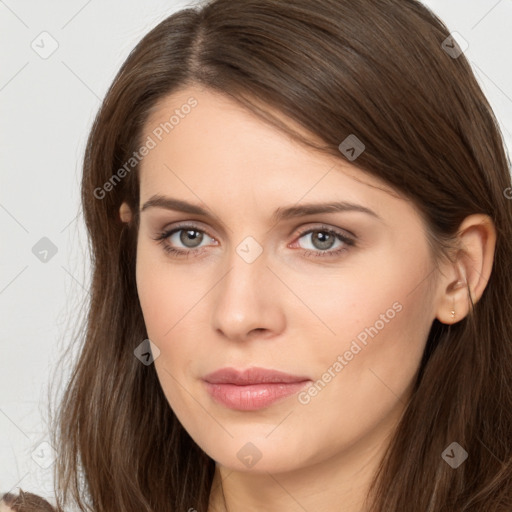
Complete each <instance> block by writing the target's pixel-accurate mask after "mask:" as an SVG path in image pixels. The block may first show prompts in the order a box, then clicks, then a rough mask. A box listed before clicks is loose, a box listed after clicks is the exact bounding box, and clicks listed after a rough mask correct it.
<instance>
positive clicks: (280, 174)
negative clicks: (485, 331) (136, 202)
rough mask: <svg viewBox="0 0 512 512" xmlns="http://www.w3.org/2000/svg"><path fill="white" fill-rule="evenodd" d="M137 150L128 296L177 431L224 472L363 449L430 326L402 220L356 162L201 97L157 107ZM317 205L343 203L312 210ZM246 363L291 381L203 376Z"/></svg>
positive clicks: (387, 426)
mask: <svg viewBox="0 0 512 512" xmlns="http://www.w3.org/2000/svg"><path fill="white" fill-rule="evenodd" d="M191 97H193V98H194V99H193V100H190V98H191ZM186 105H189V107H186ZM190 105H193V106H192V107H190ZM173 115H174V118H173V120H172V121H169V119H170V118H171V116H173ZM165 123H167V125H166V124H165ZM171 123H172V126H171ZM163 127H164V128H163ZM143 140H145V141H146V144H147V147H148V148H149V150H148V151H144V153H147V154H146V155H145V156H144V157H143V160H142V162H141V175H140V205H141V216H140V230H139V238H138V248H137V287H138V293H139V297H140V303H141V306H142V310H143V314H144V320H145V323H146V326H147V332H148V336H149V339H150V340H151V341H152V342H153V343H154V345H156V346H157V347H158V349H159V355H158V357H156V359H155V367H156V371H157V374H158V378H159V380H160V383H161V385H162V389H163V391H164V393H165V395H166V397H167V400H168V402H169V404H170V406H171V407H172V409H173V410H174V412H175V414H176V415H177V417H178V419H179V420H180V422H181V423H182V424H183V426H184V427H185V429H186V430H187V431H188V432H189V434H190V435H191V436H192V438H193V439H194V440H195V441H196V442H197V444H198V445H199V446H200V447H201V448H202V449H203V450H204V451H205V452H206V453H207V454H208V455H209V456H210V457H212V458H213V459H214V460H216V461H217V462H219V463H220V464H222V465H224V466H227V467H230V468H233V469H238V470H249V469H252V468H253V467H254V471H272V472H277V471H289V470H293V469H298V468H303V467H306V466H308V465H312V464H314V463H318V462H321V461H325V460H327V459H332V458H333V457H350V455H351V454H352V453H354V450H364V451H365V452H367V453H368V454H370V453H372V452H373V451H376V450H377V446H378V445H379V443H380V441H381V440H382V439H383V437H384V436H386V435H388V434H389V432H390V431H391V430H392V428H393V427H394V426H395V425H396V421H397V420H398V419H399V416H400V414H401V413H402V411H403V408H404V404H405V402H406V400H407V397H408V395H409V393H410V391H411V387H412V385H413V381H414V378H415V375H416V373H417V370H418V367H419V363H420V359H421V356H422V353H423V350H424V346H425V342H426V338H427V335H428V331H429V329H430V326H431V324H432V321H433V319H434V318H435V316H436V314H435V309H436V307H435V288H434V287H429V283H430V282H431V280H432V277H433V275H434V274H433V270H434V267H433V261H432V259H431V255H430V252H429V246H428V243H427V239H426V234H425V228H424V225H423V223H422V221H421V219H420V217H419V215H418V213H417V211H416V210H415V209H414V208H413V206H412V205H411V203H410V202H408V201H406V200H404V199H403V198H400V197H399V196H398V194H396V192H394V191H392V190H391V189H390V188H389V187H387V186H385V185H384V183H382V182H380V181H379V180H377V179H376V178H374V177H371V176H370V175H368V174H366V173H364V172H362V171H361V170H359V169H358V168H357V167H355V165H356V164H357V160H355V161H353V163H351V162H350V161H349V160H347V159H346V158H345V157H344V156H343V155H342V154H341V153H340V157H339V158H334V157H330V156H326V155H322V154H320V153H317V152H314V151H313V150H311V149H307V148H305V147H302V146H299V145H297V144H296V143H294V142H292V141H291V139H289V138H288V137H287V136H286V135H284V134H283V133H281V132H279V131H277V130H276V129H274V128H272V127H270V126H269V125H267V124H265V123H264V122H262V121H261V120H259V119H257V118H256V117H254V116H253V115H252V114H250V113H248V112H247V111H245V110H243V109H242V108H241V107H240V106H238V105H237V104H235V103H233V102H232V101H231V100H229V99H227V98H226V97H224V96H220V95H218V94H216V93H213V92H208V91H207V90H203V89H200V88H196V87H194V88H189V89H186V90H184V91H181V92H179V93H175V94H174V95H172V96H170V97H168V98H167V99H166V101H165V102H163V103H161V104H160V106H159V108H158V109H157V110H156V111H155V112H154V113H153V114H152V116H151V118H150V120H149V122H148V123H147V125H146V131H145V133H144V137H143ZM340 142H342V141H341V140H340ZM363 142H364V141H363ZM174 201H176V202H177V201H179V202H180V204H185V203H186V204H187V205H189V206H187V207H186V208H183V209H181V210H180V208H178V207H175V208H173V205H175V203H173V202H174ZM331 203H343V204H345V208H340V209H337V210H335V209H334V208H331V211H325V212H317V213H315V211H314V210H315V209H318V210H320V208H322V205H326V204H331ZM315 205H316V206H315ZM306 207H307V208H308V209H309V213H308V212H305V211H303V210H302V209H306ZM187 208H190V210H188V211H187ZM199 208H200V209H201V210H204V213H198V212H192V210H193V209H199ZM306 213H307V214H306ZM162 237H163V238H162ZM158 238H162V239H161V240H157V239H158ZM170 250H176V251H180V253H179V254H177V253H174V252H168V251H170ZM141 341H142V340H141ZM155 355H157V352H155ZM253 367H257V368H260V369H261V368H263V369H267V370H274V371H278V372H284V373H286V374H290V375H291V376H294V377H290V379H289V380H290V381H293V383H292V382H286V383H285V382H284V381H286V379H285V378H281V377H280V376H276V375H272V374H270V377H271V378H270V380H273V381H274V382H270V383H269V382H268V381H267V382H264V381H265V378H264V376H262V373H261V372H260V373H258V372H254V373H252V374H251V373H249V374H247V379H248V380H246V381H244V382H241V381H236V379H235V377H236V376H235V377H233V375H232V374H229V372H228V373H227V374H225V375H224V378H222V376H221V378H220V381H221V382H220V383H219V382H217V383H216V384H215V383H213V381H214V380H215V379H213V378H208V375H209V374H212V373H213V372H216V371H217V370H220V369H224V368H230V369H235V370H239V371H243V370H246V369H249V368H253ZM266 376H267V377H268V374H267V375H266ZM205 379H208V380H210V381H211V382H210V383H209V384H207V382H206V381H205Z"/></svg>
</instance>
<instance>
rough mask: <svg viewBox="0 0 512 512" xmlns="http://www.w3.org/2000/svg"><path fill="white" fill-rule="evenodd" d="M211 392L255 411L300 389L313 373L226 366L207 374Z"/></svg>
mask: <svg viewBox="0 0 512 512" xmlns="http://www.w3.org/2000/svg"><path fill="white" fill-rule="evenodd" d="M203 382H204V384H205V387H206V390H207V392H208V393H209V394H210V396H211V397H212V398H213V399H214V400H215V401H216V402H217V403H219V404H221V405H223V406H225V407H227V408H229V409H235V410H239V411H254V410H258V409H263V408H265V407H268V406H270V405H271V404H273V403H275V402H277V401H281V400H283V399H285V398H288V397H290V396H292V395H294V394H296V393H298V392H299V391H300V390H301V389H302V388H304V387H305V386H306V385H307V384H308V383H309V382H312V381H311V379H310V378H309V377H305V376H298V375H291V374H289V373H284V372H280V371H277V370H270V369H266V368H256V367H253V368H247V369H245V370H236V369H235V368H222V369H220V370H217V371H215V372H213V373H210V374H208V375H206V376H205V377H203Z"/></svg>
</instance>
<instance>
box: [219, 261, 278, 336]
mask: <svg viewBox="0 0 512 512" xmlns="http://www.w3.org/2000/svg"><path fill="white" fill-rule="evenodd" d="M283 293H285V290H284V288H283V285H282V283H280V281H279V279H278V278H277V277H276V275H275V273H274V272H273V271H271V270H270V268H269V266H268V261H267V257H266V253H265V251H263V253H262V254H261V255H260V256H258V258H256V260H255V261H252V262H250V263H249V262H247V261H246V260H245V259H243V258H242V257H241V256H240V255H239V254H238V253H237V252H236V251H233V254H232V257H231V259H230V267H229V271H228V272H227V273H226V274H225V276H224V277H223V278H222V279H221V281H220V282H219V284H218V285H217V286H216V287H215V296H214V304H215V305H214V308H213V318H212V325H213V328H214V329H215V330H216V331H217V332H218V333H220V334H221V335H222V336H223V337H225V338H227V339H230V340H234V341H244V340H248V339H250V338H253V337H255V336H258V337H264V338H265V337H273V336H275V335H276V334H279V333H280V332H282V331H283V330H284V328H285V313H284V309H283V298H286V297H283V296H282V294H283Z"/></svg>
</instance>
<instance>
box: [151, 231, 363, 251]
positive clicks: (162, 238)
mask: <svg viewBox="0 0 512 512" xmlns="http://www.w3.org/2000/svg"><path fill="white" fill-rule="evenodd" d="M184 230H195V231H199V232H200V233H203V234H205V235H207V236H209V237H210V238H213V237H212V236H210V235H209V234H208V233H207V232H206V231H204V230H203V229H200V228H199V227H197V226H194V225H192V224H180V225H178V226H175V227H173V228H172V229H169V230H167V231H162V232H160V233H158V235H157V236H156V237H155V238H154V240H156V241H157V242H158V243H159V244H160V245H162V247H163V249H164V251H165V252H166V253H168V254H170V255H171V256H173V257H178V258H179V257H187V258H188V257H190V256H194V257H195V256H199V254H200V253H201V252H203V249H204V247H203V248H200V249H191V250H181V249H176V248H175V247H172V246H170V245H168V244H167V243H166V241H167V239H168V238H169V237H170V236H171V235H173V234H174V233H177V232H179V231H184ZM314 232H321V233H328V234H330V235H333V236H334V237H335V238H336V239H337V240H340V241H341V242H343V243H344V244H345V245H346V246H348V247H345V246H344V247H340V248H339V249H334V250H326V251H321V250H312V249H303V250H302V254H303V255H304V256H306V257H308V258H309V257H311V256H312V257H314V258H316V257H320V258H326V257H327V258H335V257H337V256H340V255H341V254H342V253H344V252H346V251H348V250H349V247H355V246H356V243H355V240H354V239H352V238H349V237H347V236H345V235H344V234H342V233H341V232H339V231H337V230H335V229H333V228H330V227H328V226H323V225H321V226H317V227H314V228H309V229H305V230H303V231H301V232H299V233H298V236H297V239H300V238H302V237H303V236H305V235H308V234H310V233H314Z"/></svg>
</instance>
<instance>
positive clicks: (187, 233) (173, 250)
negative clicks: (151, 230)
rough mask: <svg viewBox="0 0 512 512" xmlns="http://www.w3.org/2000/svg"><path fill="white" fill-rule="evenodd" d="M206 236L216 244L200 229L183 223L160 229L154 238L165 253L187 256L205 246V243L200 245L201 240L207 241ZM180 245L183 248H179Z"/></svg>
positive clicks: (200, 250)
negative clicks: (171, 227) (167, 228)
mask: <svg viewBox="0 0 512 512" xmlns="http://www.w3.org/2000/svg"><path fill="white" fill-rule="evenodd" d="M208 238H209V239H210V243H211V241H213V243H214V244H217V242H216V241H215V240H214V239H213V238H212V237H210V236H209V235H208V234H207V233H206V232H205V231H203V230H202V229H199V228H198V227H196V226H193V225H189V224H185V225H180V226H176V227H174V228H173V229H170V230H167V231H162V232H161V233H159V234H158V236H157V237H156V238H155V240H156V241H158V242H159V243H160V244H161V245H162V246H163V248H164V251H166V252H167V253H169V254H173V255H176V256H187V257H188V256H190V255H196V254H197V253H199V252H202V247H205V245H203V246H201V242H203V241H205V240H206V241H208ZM176 245H178V247H176ZM180 245H181V246H182V247H183V248H184V249H180V248H179V246H180ZM206 245H208V244H206Z"/></svg>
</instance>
